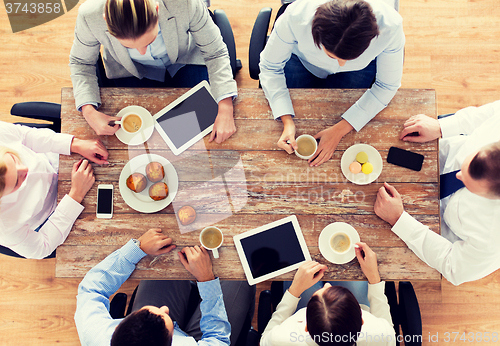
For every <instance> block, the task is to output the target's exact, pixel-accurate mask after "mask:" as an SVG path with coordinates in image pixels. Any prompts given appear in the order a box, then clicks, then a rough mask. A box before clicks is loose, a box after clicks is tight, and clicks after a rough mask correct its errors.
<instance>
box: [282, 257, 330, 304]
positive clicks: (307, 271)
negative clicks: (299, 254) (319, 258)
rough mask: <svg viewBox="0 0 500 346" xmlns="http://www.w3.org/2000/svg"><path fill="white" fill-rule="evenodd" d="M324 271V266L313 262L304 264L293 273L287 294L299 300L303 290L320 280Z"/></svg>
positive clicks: (325, 267)
mask: <svg viewBox="0 0 500 346" xmlns="http://www.w3.org/2000/svg"><path fill="white" fill-rule="evenodd" d="M326 269H328V267H327V266H326V265H324V264H319V263H318V262H314V261H307V262H305V263H304V264H302V265H301V266H300V267H299V269H298V270H297V272H296V273H295V276H294V277H293V281H292V285H291V286H290V288H289V289H288V292H290V293H291V294H292V295H293V296H295V297H297V298H299V297H300V295H301V294H302V293H303V292H304V291H305V290H307V289H308V288H310V287H311V286H312V285H314V284H315V283H317V282H318V281H319V280H321V278H322V277H323V275H325V271H326Z"/></svg>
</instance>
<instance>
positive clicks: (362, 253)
mask: <svg viewBox="0 0 500 346" xmlns="http://www.w3.org/2000/svg"><path fill="white" fill-rule="evenodd" d="M356 245H358V246H359V247H358V248H354V251H355V252H356V257H357V258H358V261H359V265H360V266H361V270H362V271H363V273H364V274H365V276H366V279H367V280H368V282H369V283H370V284H378V283H379V282H380V274H379V272H378V264H377V254H376V253H375V252H373V251H372V249H370V247H369V246H368V245H366V244H365V243H361V242H359V243H356Z"/></svg>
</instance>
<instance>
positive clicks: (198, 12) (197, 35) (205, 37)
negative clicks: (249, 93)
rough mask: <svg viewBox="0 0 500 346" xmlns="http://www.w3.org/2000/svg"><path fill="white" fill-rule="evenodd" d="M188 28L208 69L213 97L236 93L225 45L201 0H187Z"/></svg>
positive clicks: (218, 97)
mask: <svg viewBox="0 0 500 346" xmlns="http://www.w3.org/2000/svg"><path fill="white" fill-rule="evenodd" d="M188 9H189V12H190V13H189V30H190V32H191V34H192V35H193V37H194V40H195V42H196V46H197V47H198V48H199V50H200V52H201V55H202V56H203V59H204V60H205V65H206V66H207V69H208V78H209V81H210V88H211V91H212V94H213V96H214V98H215V99H217V100H218V99H220V97H221V96H224V95H230V94H233V95H234V94H236V92H237V87H236V81H235V80H234V79H233V72H232V70H231V64H230V61H229V53H228V50H227V46H226V44H225V43H224V41H223V40H222V36H221V33H220V30H219V28H218V27H217V25H215V23H214V22H213V20H212V18H211V17H210V14H209V13H208V9H207V8H206V6H205V5H204V3H203V2H202V1H201V0H188Z"/></svg>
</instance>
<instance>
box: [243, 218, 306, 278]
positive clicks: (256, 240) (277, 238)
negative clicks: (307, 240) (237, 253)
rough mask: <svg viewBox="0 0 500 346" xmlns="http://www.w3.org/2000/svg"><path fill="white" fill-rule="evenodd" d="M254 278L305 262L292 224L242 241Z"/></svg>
mask: <svg viewBox="0 0 500 346" xmlns="http://www.w3.org/2000/svg"><path fill="white" fill-rule="evenodd" d="M241 246H242V248H243V252H244V253H245V257H246V260H247V262H248V264H249V267H250V271H251V272H252V276H253V277H254V278H258V277H261V276H264V275H266V274H269V273H272V272H275V271H277V270H280V269H283V268H286V267H289V266H291V265H293V264H296V263H299V262H302V261H305V258H304V254H303V251H302V248H301V247H300V243H299V239H298V238H297V234H296V232H295V229H294V227H293V224H292V222H291V221H290V222H287V223H284V224H282V225H279V226H276V227H274V228H271V229H268V230H266V231H264V232H260V233H257V234H254V235H251V236H248V237H245V238H243V239H241Z"/></svg>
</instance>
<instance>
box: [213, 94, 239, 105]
mask: <svg viewBox="0 0 500 346" xmlns="http://www.w3.org/2000/svg"><path fill="white" fill-rule="evenodd" d="M237 96H238V93H237V92H232V93H229V94H225V95H222V96H219V97H218V98H217V100H216V101H217V104H218V103H219V102H220V101H222V100H224V99H227V98H228V97H232V98H233V100H234V99H235V98H236V97H237Z"/></svg>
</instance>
